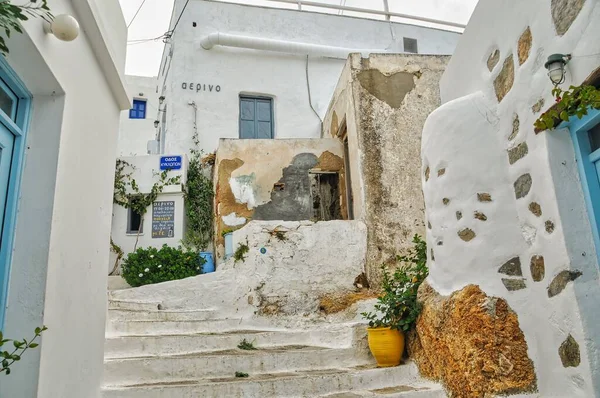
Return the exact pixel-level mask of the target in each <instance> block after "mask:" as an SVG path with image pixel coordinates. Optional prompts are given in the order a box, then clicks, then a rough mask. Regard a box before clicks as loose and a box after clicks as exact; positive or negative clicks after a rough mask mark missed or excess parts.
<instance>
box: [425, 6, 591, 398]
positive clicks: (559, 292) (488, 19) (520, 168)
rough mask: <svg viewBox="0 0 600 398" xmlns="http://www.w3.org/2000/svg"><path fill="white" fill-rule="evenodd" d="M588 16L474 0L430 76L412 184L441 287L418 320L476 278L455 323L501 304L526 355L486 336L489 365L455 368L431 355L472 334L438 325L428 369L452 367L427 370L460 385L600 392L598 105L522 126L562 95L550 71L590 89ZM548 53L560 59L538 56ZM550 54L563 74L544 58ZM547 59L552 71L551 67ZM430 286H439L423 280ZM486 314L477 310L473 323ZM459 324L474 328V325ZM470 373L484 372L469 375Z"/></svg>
mask: <svg viewBox="0 0 600 398" xmlns="http://www.w3.org/2000/svg"><path fill="white" fill-rule="evenodd" d="M599 18H600V2H598V1H595V0H587V1H585V0H581V1H568V0H552V1H551V0H532V1H520V0H514V1H505V2H497V1H493V0H481V1H480V2H479V4H478V6H477V8H476V9H475V12H474V14H473V16H472V18H471V21H470V23H469V26H468V27H467V29H466V30H465V32H464V34H463V36H462V38H461V41H460V42H459V44H458V47H457V49H456V52H455V54H454V56H453V57H452V59H451V61H450V63H449V65H448V67H447V69H446V72H445V74H444V76H443V78H442V80H441V84H440V89H441V98H442V103H443V105H442V106H441V107H440V108H439V109H437V110H436V111H435V112H433V113H432V114H431V115H430V116H429V118H428V120H427V122H426V124H425V128H424V131H423V143H422V160H423V170H422V182H423V191H424V196H425V204H426V218H427V220H426V221H427V224H428V227H429V228H428V230H427V243H428V247H430V248H431V252H430V253H428V254H429V267H430V270H431V272H430V276H429V278H428V281H429V284H430V286H431V288H432V289H433V290H434V292H437V293H439V294H440V295H443V296H450V297H451V298H448V297H445V298H443V299H440V300H441V301H438V302H437V304H435V303H434V302H433V301H428V303H427V305H426V307H425V308H426V311H427V313H428V314H429V315H428V318H427V319H425V320H424V321H423V323H422V324H420V325H419V326H420V327H421V330H423V331H424V334H426V333H427V331H428V330H429V331H431V329H430V328H435V327H434V326H433V325H432V324H431V322H432V319H434V318H435V317H440V318H441V317H444V316H446V315H447V314H443V313H440V311H441V310H440V308H441V305H442V304H440V303H443V302H444V301H445V300H453V301H454V303H453V304H452V305H453V308H459V307H460V306H462V305H465V304H466V303H465V302H464V301H463V302H462V304H461V300H462V299H461V297H462V293H463V292H465V291H468V290H469V289H472V288H470V287H469V285H476V286H478V287H479V288H480V289H481V291H483V292H484V296H485V295H487V296H488V297H487V298H486V299H484V300H483V301H480V300H472V301H471V303H472V304H471V305H467V307H466V308H465V310H466V311H470V312H471V314H472V315H471V316H470V317H469V318H470V320H467V319H465V320H464V324H463V326H464V327H468V323H469V322H473V319H475V318H477V317H478V316H477V315H474V314H476V313H477V310H476V309H475V307H474V305H479V304H480V305H482V306H484V307H486V306H487V308H494V309H495V308H499V306H497V305H498V303H501V302H503V303H507V305H508V306H509V308H511V310H510V311H511V313H513V314H516V316H518V326H517V328H515V329H513V330H512V332H513V341H517V340H518V337H517V336H518V335H520V336H524V340H522V342H521V344H520V346H521V348H520V349H523V351H521V352H522V353H525V355H519V354H516V353H517V352H519V348H518V347H517V345H515V346H512V347H509V345H506V346H504V347H500V346H497V347H496V346H494V344H491V345H489V346H487V347H489V348H488V353H489V357H490V358H493V357H494V355H495V358H496V363H489V366H488V365H485V366H484V367H482V369H481V370H477V371H475V374H473V373H471V374H470V377H465V376H463V375H464V374H465V373H464V372H461V371H460V370H462V369H466V368H467V367H468V366H469V364H468V363H467V362H468V361H456V362H452V361H451V360H449V358H448V357H446V356H445V355H444V354H441V353H443V352H446V351H445V350H450V351H452V352H453V353H454V355H455V357H457V358H458V357H460V353H461V352H466V351H462V348H458V346H459V345H460V346H461V347H466V348H465V349H468V347H469V346H470V343H469V342H468V341H465V340H462V339H460V338H457V335H456V334H453V335H452V339H451V340H449V339H448V340H445V339H446V336H445V334H446V333H452V332H449V330H450V329H449V328H442V329H440V330H439V334H438V335H437V338H438V339H439V341H448V342H450V341H455V342H456V343H449V346H445V347H441V346H436V345H435V344H431V340H428V339H427V337H425V336H424V334H423V336H422V343H423V347H424V348H425V352H426V354H429V355H433V354H434V353H435V354H436V355H438V356H437V358H436V359H435V360H434V362H435V365H434V367H433V368H436V367H437V366H440V367H441V366H442V364H444V366H456V367H455V368H457V369H458V370H459V371H457V373H456V374H455V375H456V377H454V378H453V377H451V376H450V375H448V374H446V375H443V376H440V375H441V373H437V375H438V376H440V377H441V378H443V379H445V381H446V382H448V384H449V385H454V386H455V387H456V386H461V388H463V390H462V391H457V390H456V389H454V391H453V392H454V393H455V394H457V395H458V396H461V393H462V394H467V393H466V391H473V389H475V388H478V389H480V390H479V391H483V392H485V393H489V394H493V393H500V392H501V391H502V390H503V389H505V390H510V391H511V392H513V393H516V392H519V391H521V392H526V391H538V394H539V395H537V396H542V397H573V398H574V397H593V396H598V395H599V394H600V367H599V364H598V355H599V348H598V341H600V340H599V339H600V322H599V319H600V318H599V317H598V312H597V305H598V302H599V300H600V282H599V275H598V264H599V261H598V253H600V244H599V242H600V241H599V240H598V236H600V234H599V233H598V231H599V225H600V224H599V218H598V203H600V197H599V196H598V195H599V192H600V190H599V183H598V176H599V175H598V171H597V170H598V169H597V163H596V162H597V159H598V156H597V155H598V152H597V148H598V144H597V143H598V139H597V137H598V133H599V131H600V130H599V126H600V112H599V111H598V110H597V109H593V108H591V107H589V108H588V109H587V115H585V116H583V115H582V116H583V117H582V118H581V119H579V118H578V117H577V116H575V115H573V116H571V117H570V120H569V122H562V123H560V121H558V122H555V123H557V124H558V127H556V128H553V129H547V130H546V129H542V128H536V127H534V122H535V121H536V119H538V118H539V117H540V116H541V115H542V114H543V113H544V112H546V111H548V110H551V109H553V108H554V106H555V104H556V102H557V101H560V100H561V98H558V99H556V98H555V96H554V95H553V93H552V89H553V86H554V84H555V83H556V84H558V86H559V87H560V88H562V89H563V90H568V89H569V86H571V85H572V86H580V85H590V86H593V87H595V88H596V89H597V88H598V87H600V69H599V68H600V42H599V41H598V40H597V38H598V37H599V35H600V23H598V21H599ZM556 54H558V56H556ZM553 55H554V56H553ZM552 58H554V59H558V60H559V62H558V64H554V65H552V62H550V63H547V61H548V60H549V59H552ZM567 61H568V62H567ZM555 62H556V61H555ZM561 63H562V67H563V68H564V75H563V74H562V73H561V70H560V68H558V69H556V66H557V65H558V66H560V64H561ZM548 67H550V68H551V69H556V70H555V71H554V72H553V73H552V74H551V75H550V76H549V74H548V69H547V68H548ZM561 77H562V79H561ZM551 78H552V79H554V81H551ZM562 97H563V98H564V96H562ZM559 123H560V124H559ZM542 130H543V131H542ZM429 297H440V296H436V295H435V294H433V293H432V292H431V291H430V292H429ZM486 300H487V301H486ZM486 303H487V304H486ZM491 303H493V306H492V307H489V305H490V304H491ZM428 306H430V307H429V309H428ZM512 311H514V312H512ZM440 318H438V319H440ZM484 319H486V315H485V314H482V316H481V318H479V320H478V321H481V322H480V323H479V325H480V327H485V326H482V325H485V321H482V320H484ZM489 319H492V320H493V319H496V320H497V321H498V320H499V319H500V318H494V316H492V318H489ZM507 319H508V318H504V319H503V321H501V322H499V323H498V325H499V328H498V329H495V331H492V330H490V329H488V330H486V331H485V332H483V333H486V334H487V335H490V336H494V338H498V336H500V335H501V333H502V332H501V330H502V329H506V328H509V327H510V326H508V325H509V323H508V322H507ZM474 324H475V323H471V325H474ZM513 325H514V323H513ZM519 329H520V330H519ZM454 330H456V329H454ZM470 330H471V332H470V334H471V335H473V336H477V337H476V338H478V337H480V336H481V335H480V334H479V333H480V332H481V330H482V329H479V327H474V328H472V329H470ZM419 333H420V334H421V332H419ZM521 338H522V337H521ZM482 341H485V339H483V340H482ZM480 342H481V341H480ZM454 344H455V345H454ZM482 344H484V343H482ZM455 348H457V350H454V349H455ZM485 355H486V354H485V353H484V352H483V351H480V352H479V354H476V355H475V356H474V357H472V358H471V359H470V360H469V361H470V363H477V361H482V362H480V363H487V362H483V361H484V358H483V357H484V356H485ZM430 358H431V357H430ZM444 361H446V362H444ZM498 361H499V362H498ZM463 366H464V368H463ZM439 369H441V368H439ZM439 369H438V370H439ZM496 369H499V370H496ZM502 369H504V370H502ZM436 372H437V370H436ZM486 372H487V373H486ZM490 372H491V373H490ZM433 373H435V372H433ZM430 375H431V374H430ZM476 375H481V376H482V377H483V378H482V379H479V380H485V383H484V384H482V385H480V386H477V383H478V382H477V380H478V377H476ZM460 377H463V379H459V378H460ZM469 389H471V390H469ZM467 395H468V394H467ZM465 396H466V395H465Z"/></svg>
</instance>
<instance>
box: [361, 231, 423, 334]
mask: <svg viewBox="0 0 600 398" xmlns="http://www.w3.org/2000/svg"><path fill="white" fill-rule="evenodd" d="M413 243H414V247H413V248H412V249H411V250H410V251H409V253H408V255H406V256H398V257H397V259H398V262H399V266H398V268H397V269H396V271H395V272H394V273H393V274H390V272H389V271H388V269H387V268H386V267H385V265H382V266H381V268H382V271H383V295H382V296H380V297H379V298H378V299H377V304H375V311H374V312H363V313H362V314H361V315H362V316H363V317H364V318H365V319H366V320H368V321H369V326H370V327H388V326H389V327H391V328H392V329H398V330H402V331H405V332H406V331H408V330H410V329H411V328H412V327H413V326H414V324H415V322H416V321H417V317H418V316H419V313H420V312H421V307H420V305H419V303H418V302H417V290H418V289H419V286H421V283H422V282H423V280H425V278H427V275H428V274H429V270H428V268H427V244H426V243H425V241H424V240H423V239H421V237H420V236H419V235H415V236H414V238H413Z"/></svg>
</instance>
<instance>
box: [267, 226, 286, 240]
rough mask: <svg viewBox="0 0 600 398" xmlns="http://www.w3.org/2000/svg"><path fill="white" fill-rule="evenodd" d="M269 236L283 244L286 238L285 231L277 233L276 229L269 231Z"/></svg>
mask: <svg viewBox="0 0 600 398" xmlns="http://www.w3.org/2000/svg"><path fill="white" fill-rule="evenodd" d="M271 236H274V237H275V238H277V240H278V241H280V242H284V241H286V240H287V236H286V235H285V231H279V230H277V229H276V230H274V231H271Z"/></svg>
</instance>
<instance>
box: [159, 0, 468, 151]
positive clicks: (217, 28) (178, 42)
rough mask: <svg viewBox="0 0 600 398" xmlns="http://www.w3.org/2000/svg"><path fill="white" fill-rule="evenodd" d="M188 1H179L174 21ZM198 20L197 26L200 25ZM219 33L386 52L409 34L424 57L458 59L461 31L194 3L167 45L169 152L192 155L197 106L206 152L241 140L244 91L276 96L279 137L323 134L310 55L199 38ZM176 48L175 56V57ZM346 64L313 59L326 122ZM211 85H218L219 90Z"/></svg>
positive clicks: (163, 75) (163, 85) (162, 83)
mask: <svg viewBox="0 0 600 398" xmlns="http://www.w3.org/2000/svg"><path fill="white" fill-rule="evenodd" d="M184 3H185V1H177V2H176V5H175V12H174V14H173V15H174V18H177V17H178V16H179V14H180V11H181V8H182V6H183V4H184ZM174 22H175V21H172V24H173V23H174ZM194 22H195V23H196V24H197V27H193V25H192V24H193V23H194ZM213 32H221V33H231V34H239V35H246V36H252V37H259V38H269V39H277V40H291V41H296V42H303V43H311V44H321V45H330V46H340V47H346V48H359V49H380V50H381V51H382V52H383V51H391V52H402V51H403V37H409V38H415V39H417V40H418V43H419V44H418V45H419V51H420V52H421V53H424V54H429V53H430V54H451V53H452V52H453V51H454V47H455V45H456V42H457V40H458V38H459V37H460V35H459V34H457V33H454V32H446V31H441V30H435V29H430V28H423V27H417V26H411V25H403V24H395V23H394V24H389V23H387V22H382V21H373V20H367V19H360V18H352V17H345V16H336V15H325V14H318V13H306V12H299V11H294V10H281V9H270V8H263V7H251V6H244V5H238V4H227V3H220V2H210V1H201V0H199V1H191V2H190V3H189V5H188V7H187V9H186V11H185V13H184V14H183V16H182V18H181V21H180V22H179V25H178V26H177V30H176V32H175V34H174V36H173V38H172V43H173V44H172V45H167V47H166V48H165V56H167V58H163V63H162V66H161V70H160V71H159V74H158V75H159V91H160V90H163V89H164V92H165V96H166V102H167V104H168V106H169V110H168V115H167V116H168V117H167V126H166V130H167V133H166V141H165V142H166V152H169V153H179V152H184V151H188V150H189V148H190V146H191V145H192V143H191V136H192V133H193V115H194V113H193V109H192V107H191V106H189V105H188V103H189V102H190V101H194V102H195V103H196V104H197V105H198V116H197V122H198V128H199V137H200V144H201V147H202V148H203V149H204V150H206V151H214V150H215V149H216V148H217V145H218V140H219V138H238V136H239V131H238V115H239V95H240V93H247V94H260V95H265V96H270V97H273V98H274V114H275V137H276V138H318V137H319V136H320V132H321V126H320V120H319V117H317V115H315V114H314V112H313V110H312V109H311V107H310V104H309V102H308V90H307V80H306V57H305V56H304V55H291V54H284V53H274V52H266V51H256V50H247V49H233V48H229V47H227V48H226V47H219V46H216V47H214V48H213V49H211V50H204V49H202V48H201V47H200V46H199V41H200V40H201V39H202V38H203V37H205V36H206V35H208V34H210V33H213ZM394 37H395V40H394ZM171 51H172V52H173V58H172V59H169V58H168V54H169V53H170V52H171ZM344 63H345V60H343V59H331V58H318V57H310V59H309V66H308V67H309V78H310V88H311V95H312V103H313V106H314V107H315V109H316V110H317V112H318V114H319V116H320V117H321V118H323V117H324V115H325V113H326V110H327V107H328V105H329V102H330V100H331V97H332V95H333V92H334V90H335V86H336V83H337V81H338V78H339V75H340V73H341V71H342V69H343V66H344ZM163 79H164V80H163ZM183 83H186V84H187V85H188V86H189V84H190V83H194V86H196V85H197V84H198V83H200V84H202V85H203V86H202V87H203V89H202V90H201V91H198V92H196V90H194V91H191V90H189V89H185V90H184V89H183V88H182V84H183ZM204 85H206V91H205V89H204ZM208 85H212V86H213V91H212V92H210V91H209V87H208ZM217 85H218V86H219V87H220V91H219V92H216V86H217Z"/></svg>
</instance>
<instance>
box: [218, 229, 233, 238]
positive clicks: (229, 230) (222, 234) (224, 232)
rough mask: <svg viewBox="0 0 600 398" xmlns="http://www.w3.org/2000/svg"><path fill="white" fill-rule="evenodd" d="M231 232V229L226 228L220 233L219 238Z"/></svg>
mask: <svg viewBox="0 0 600 398" xmlns="http://www.w3.org/2000/svg"><path fill="white" fill-rule="evenodd" d="M232 232H233V229H230V228H226V229H224V230H223V231H222V232H221V236H225V235H227V234H230V233H232Z"/></svg>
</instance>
